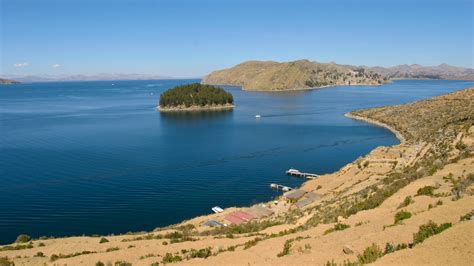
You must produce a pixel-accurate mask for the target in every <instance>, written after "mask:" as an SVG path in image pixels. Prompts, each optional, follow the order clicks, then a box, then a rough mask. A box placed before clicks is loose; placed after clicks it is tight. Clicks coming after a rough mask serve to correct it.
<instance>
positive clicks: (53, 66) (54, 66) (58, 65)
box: [51, 64, 61, 68]
mask: <svg viewBox="0 0 474 266" xmlns="http://www.w3.org/2000/svg"><path fill="white" fill-rule="evenodd" d="M51 67H52V68H58V67H61V65H60V64H53V65H51Z"/></svg>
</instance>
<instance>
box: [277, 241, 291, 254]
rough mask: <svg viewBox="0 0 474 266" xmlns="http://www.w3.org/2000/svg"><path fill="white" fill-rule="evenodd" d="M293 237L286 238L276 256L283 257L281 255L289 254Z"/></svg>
mask: <svg viewBox="0 0 474 266" xmlns="http://www.w3.org/2000/svg"><path fill="white" fill-rule="evenodd" d="M293 241H294V239H288V240H286V241H285V244H284V245H283V250H282V251H281V252H280V253H278V254H277V256H278V257H283V256H286V255H288V254H290V249H291V245H292V243H293Z"/></svg>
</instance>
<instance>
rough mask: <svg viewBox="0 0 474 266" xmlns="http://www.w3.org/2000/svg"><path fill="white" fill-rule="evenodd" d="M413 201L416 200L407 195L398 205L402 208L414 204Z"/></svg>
mask: <svg viewBox="0 0 474 266" xmlns="http://www.w3.org/2000/svg"><path fill="white" fill-rule="evenodd" d="M413 202H415V201H414V200H413V199H412V198H411V196H407V197H406V198H405V199H404V200H403V202H402V203H400V206H398V209H401V208H404V207H406V206H408V205H410V204H412V203H413Z"/></svg>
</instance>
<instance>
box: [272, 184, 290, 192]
mask: <svg viewBox="0 0 474 266" xmlns="http://www.w3.org/2000/svg"><path fill="white" fill-rule="evenodd" d="M270 187H271V188H274V189H276V190H280V189H281V190H282V191H285V192H287V191H290V190H293V188H291V187H287V186H284V185H280V184H270Z"/></svg>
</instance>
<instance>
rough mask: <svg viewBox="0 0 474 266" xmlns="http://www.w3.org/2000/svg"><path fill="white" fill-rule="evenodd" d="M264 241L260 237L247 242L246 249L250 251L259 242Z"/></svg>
mask: <svg viewBox="0 0 474 266" xmlns="http://www.w3.org/2000/svg"><path fill="white" fill-rule="evenodd" d="M260 240H262V239H261V238H260V237H256V238H255V239H252V240H249V241H247V242H245V244H244V249H249V248H251V247H253V246H255V245H257V243H258V241H260Z"/></svg>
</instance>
